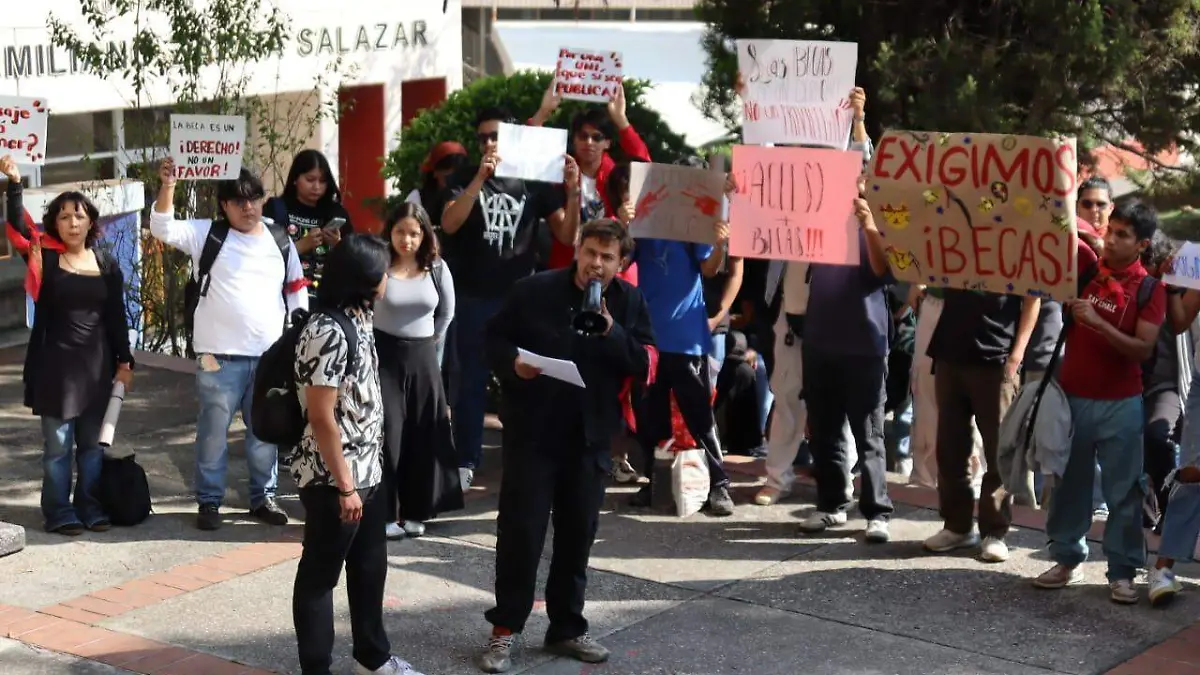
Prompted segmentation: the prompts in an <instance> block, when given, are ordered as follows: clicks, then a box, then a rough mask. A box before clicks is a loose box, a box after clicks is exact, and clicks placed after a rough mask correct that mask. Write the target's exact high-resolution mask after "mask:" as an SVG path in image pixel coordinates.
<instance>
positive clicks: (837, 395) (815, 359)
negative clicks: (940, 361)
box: [803, 342, 892, 520]
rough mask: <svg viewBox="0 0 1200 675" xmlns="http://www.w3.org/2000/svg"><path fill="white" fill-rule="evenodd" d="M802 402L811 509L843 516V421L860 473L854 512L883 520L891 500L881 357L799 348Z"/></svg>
mask: <svg viewBox="0 0 1200 675" xmlns="http://www.w3.org/2000/svg"><path fill="white" fill-rule="evenodd" d="M803 349H804V399H805V401H806V402H807V404H808V429H809V437H808V438H809V441H808V444H809V450H810V451H811V452H812V457H813V476H814V478H816V480H817V509H818V510H820V511H823V512H825V513H837V512H840V511H845V510H846V507H847V506H849V501H848V500H847V499H846V492H847V490H846V488H847V487H848V485H847V484H846V480H847V477H848V476H849V475H850V467H849V466H847V461H846V442H845V439H844V438H843V436H842V426H843V424H845V423H846V422H847V421H848V422H849V424H850V433H851V435H853V436H854V443H855V445H856V446H857V448H858V462H859V465H860V466H861V467H862V491H861V493H860V495H859V505H858V508H859V511H861V512H862V515H863V517H865V518H867V519H868V520H870V519H874V518H888V517H889V516H890V515H891V513H892V500H891V498H890V497H888V492H887V464H886V458H885V454H886V451H885V449H884V445H883V404H884V400H885V398H886V392H885V383H886V380H887V361H886V360H885V357H883V356H876V357H870V356H844V355H841V354H832V353H829V352H825V351H822V350H820V349H819V348H813V347H810V346H809V345H808V343H807V342H806V343H805V344H804V347H803Z"/></svg>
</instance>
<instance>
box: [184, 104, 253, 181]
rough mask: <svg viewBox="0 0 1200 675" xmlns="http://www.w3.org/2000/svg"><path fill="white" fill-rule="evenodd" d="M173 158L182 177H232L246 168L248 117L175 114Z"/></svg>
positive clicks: (194, 178) (189, 178)
mask: <svg viewBox="0 0 1200 675" xmlns="http://www.w3.org/2000/svg"><path fill="white" fill-rule="evenodd" d="M170 143H171V159H173V160H175V177H176V178H178V179H180V180H229V179H231V178H237V177H238V174H239V173H240V172H241V170H242V148H243V146H245V144H246V118H245V117H239V116H236V115H171V141H170Z"/></svg>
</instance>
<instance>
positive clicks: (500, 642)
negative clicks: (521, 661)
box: [476, 633, 517, 673]
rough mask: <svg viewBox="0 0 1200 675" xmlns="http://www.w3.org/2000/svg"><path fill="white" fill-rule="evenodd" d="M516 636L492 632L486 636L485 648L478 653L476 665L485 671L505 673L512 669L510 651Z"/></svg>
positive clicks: (511, 651) (514, 644) (514, 643)
mask: <svg viewBox="0 0 1200 675" xmlns="http://www.w3.org/2000/svg"><path fill="white" fill-rule="evenodd" d="M516 642H517V636H516V634H514V633H510V634H508V635H496V634H494V633H493V634H492V635H490V636H488V643H487V649H485V650H484V652H483V653H482V654H480V655H479V659H478V660H477V661H476V665H478V666H479V669H480V670H482V671H483V672H485V673H505V672H508V671H509V670H511V669H512V653H513V648H514V647H515V646H516Z"/></svg>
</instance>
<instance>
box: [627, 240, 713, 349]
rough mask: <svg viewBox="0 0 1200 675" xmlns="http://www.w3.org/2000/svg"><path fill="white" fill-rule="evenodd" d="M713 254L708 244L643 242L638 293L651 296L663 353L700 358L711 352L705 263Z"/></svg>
mask: <svg viewBox="0 0 1200 675" xmlns="http://www.w3.org/2000/svg"><path fill="white" fill-rule="evenodd" d="M712 252H713V247H712V246H709V245H707V244H692V243H688V242H681V241H667V240H665V239H639V240H638V241H637V246H636V247H635V248H634V250H633V260H634V262H636V263H637V264H638V289H639V290H641V292H642V296H643V297H645V298H646V306H647V307H648V308H649V310H650V323H651V324H652V325H653V326H654V337H655V342H656V343H657V345H658V349H659V351H661V352H666V353H669V354H690V355H692V356H700V355H703V354H707V353H708V350H709V349H710V348H711V346H712V340H711V339H710V336H709V333H708V312H707V310H706V309H705V307H704V284H703V283H702V279H701V276H702V275H701V274H700V263H702V262H704V261H705V260H707V259H708V257H709V256H710V255H712Z"/></svg>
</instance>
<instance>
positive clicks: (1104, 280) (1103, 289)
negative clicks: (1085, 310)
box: [1094, 258, 1145, 313]
mask: <svg viewBox="0 0 1200 675" xmlns="http://www.w3.org/2000/svg"><path fill="white" fill-rule="evenodd" d="M1096 267H1097V271H1096V278H1095V279H1094V281H1095V282H1096V284H1097V285H1098V286H1099V288H1098V289H1097V290H1096V296H1095V297H1097V298H1099V299H1100V300H1108V301H1109V302H1111V303H1113V306H1114V307H1116V308H1117V312H1118V313H1120V312H1121V311H1122V310H1123V309H1124V308H1125V280H1126V279H1128V278H1129V277H1130V276H1131V275H1134V274H1137V273H1139V272H1141V273H1143V274H1144V273H1145V269H1144V268H1143V267H1142V261H1140V260H1134V261H1133V262H1132V263H1130V264H1129V265H1127V266H1126V267H1125V268H1124V269H1120V270H1114V269H1112V268H1111V267H1109V266H1108V265H1107V264H1106V263H1105V262H1104V259H1103V258H1101V259H1100V260H1097V261H1096Z"/></svg>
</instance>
